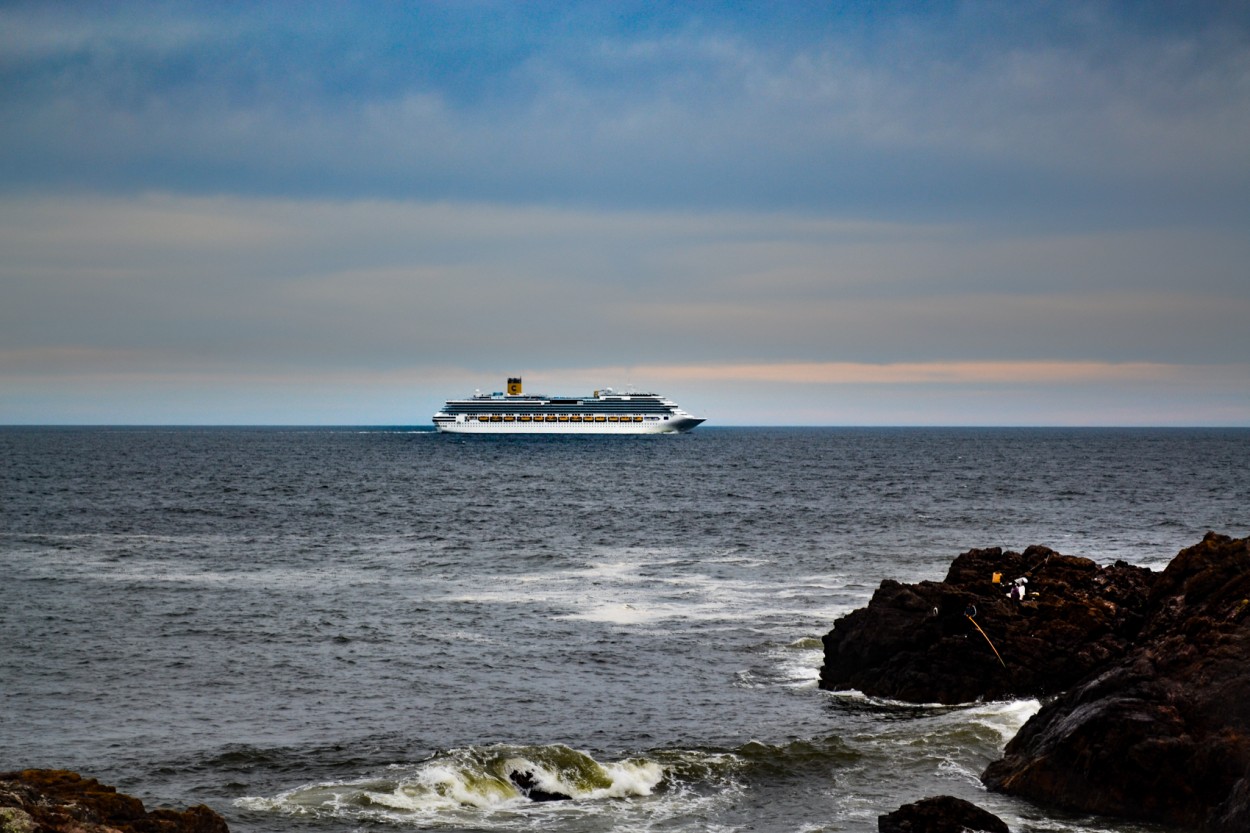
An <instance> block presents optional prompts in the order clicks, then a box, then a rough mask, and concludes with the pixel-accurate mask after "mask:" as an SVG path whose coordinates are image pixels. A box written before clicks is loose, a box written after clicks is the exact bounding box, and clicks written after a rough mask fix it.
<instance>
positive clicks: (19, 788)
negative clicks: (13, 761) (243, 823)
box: [0, 769, 229, 833]
mask: <svg viewBox="0 0 1250 833" xmlns="http://www.w3.org/2000/svg"><path fill="white" fill-rule="evenodd" d="M0 831H4V833H10V832H11V833H229V829H228V828H227V827H226V822H225V820H223V819H222V817H221V816H219V815H217V814H216V813H215V812H213V811H212V810H210V809H209V808H208V807H205V806H204V805H203V804H200V805H197V806H195V807H191V808H190V809H187V810H168V809H163V808H162V809H156V810H150V811H149V810H146V809H145V808H144V806H143V802H142V801H140V800H139V799H137V798H133V797H131V796H128V795H123V794H122V793H119V792H117V790H116V789H114V788H113V787H109V786H105V785H104V784H101V783H100V782H99V781H97V780H95V779H94V778H83V777H82V776H81V775H78V774H77V773H75V772H69V771H67V770H62V769H27V770H22V771H20V772H3V773H0Z"/></svg>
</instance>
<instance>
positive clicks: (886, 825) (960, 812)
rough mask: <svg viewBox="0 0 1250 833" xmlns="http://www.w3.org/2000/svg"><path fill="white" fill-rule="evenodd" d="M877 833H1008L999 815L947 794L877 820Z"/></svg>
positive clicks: (911, 805)
mask: <svg viewBox="0 0 1250 833" xmlns="http://www.w3.org/2000/svg"><path fill="white" fill-rule="evenodd" d="M877 830H878V831H879V833H965V831H971V833H1011V831H1010V830H1009V829H1008V827H1007V825H1006V823H1005V822H1004V821H1003V820H1002V819H1000V818H999V817H998V816H996V815H994V814H993V813H991V812H989V811H988V810H982V809H981V808H980V807H978V806H977V805H975V804H973V803H971V802H969V801H964V800H963V799H962V798H955V797H954V796H949V795H939V796H935V797H933V798H925V799H921V800H920V801H916V802H914V803H912V804H904V805H903V806H902V807H899V808H898V809H897V810H895V811H894V812H893V813H888V814H886V815H884V816H878V817H877Z"/></svg>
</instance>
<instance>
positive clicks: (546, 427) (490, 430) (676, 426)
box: [434, 417, 703, 434]
mask: <svg viewBox="0 0 1250 833" xmlns="http://www.w3.org/2000/svg"><path fill="white" fill-rule="evenodd" d="M701 422H703V420H702V419H700V418H698V417H672V418H670V419H669V420H668V421H667V422H665V421H659V422H645V421H644V422H559V421H557V422H546V421H544V422H478V421H476V420H474V421H463V422H455V421H451V422H435V423H434V425H435V427H436V428H437V429H438V430H439V431H440V432H442V433H444V434H680V433H682V432H683V431H689V430H690V429H691V428H694V427H695V426H696V425H698V424H699V423H701Z"/></svg>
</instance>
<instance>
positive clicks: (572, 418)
mask: <svg viewBox="0 0 1250 833" xmlns="http://www.w3.org/2000/svg"><path fill="white" fill-rule="evenodd" d="M465 419H467V420H468V421H470V422H642V421H643V417H640V416H622V417H615V416H592V415H590V414H585V415H578V414H571V415H570V414H561V415H560V416H556V415H555V414H548V415H547V416H545V417H543V416H524V415H522V416H513V415H512V414H508V415H506V416H500V415H499V414H477V415H476V416H468V417H465ZM646 419H652V420H658V419H659V417H653V416H651V417H646ZM665 419H668V417H665Z"/></svg>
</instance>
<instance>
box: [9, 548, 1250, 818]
mask: <svg viewBox="0 0 1250 833" xmlns="http://www.w3.org/2000/svg"><path fill="white" fill-rule="evenodd" d="M1021 580H1023V581H1021ZM1013 590H1014V592H1013ZM824 649H825V662H824V666H823V667H822V668H821V675H820V685H821V688H824V689H828V690H835V691H837V690H850V689H857V690H859V691H862V692H863V693H865V694H868V695H870V696H874V697H881V698H888V699H893V700H903V701H908V702H915V703H944V704H957V703H965V702H974V701H977V700H990V699H1005V698H1018V697H1039V698H1041V699H1043V700H1044V701H1045V705H1044V706H1043V707H1042V708H1041V709H1040V710H1039V711H1038V713H1037V714H1036V715H1034V716H1033V717H1032V718H1031V719H1030V720H1029V721H1028V722H1027V723H1026V724H1025V725H1024V727H1023V728H1022V729H1021V730H1020V732H1019V733H1018V734H1017V735H1016V737H1015V738H1014V739H1012V740H1011V742H1010V743H1008V744H1007V747H1006V749H1005V751H1004V755H1003V757H1002V758H1001V759H1000V760H998V761H995V762H993V763H991V764H990V765H989V767H988V768H987V769H986V770H985V772H984V773H983V774H982V781H983V782H984V783H985V784H986V786H987V787H988V788H990V789H991V790H997V791H1001V792H1005V793H1009V794H1012V795H1017V796H1021V797H1024V798H1028V799H1030V800H1031V801H1034V802H1037V803H1039V804H1043V805H1049V806H1053V807H1057V808H1063V809H1067V810H1075V811H1080V812H1089V813H1100V814H1105V815H1113V816H1119V817H1122V818H1128V819H1134V820H1138V821H1148V822H1157V823H1163V824H1167V825H1174V826H1177V827H1182V828H1184V829H1187V830H1195V831H1203V833H1244V831H1247V830H1250V538H1240V539H1234V538H1230V537H1228V536H1224V535H1217V534H1215V533H1208V534H1207V535H1206V537H1205V538H1204V539H1203V540H1202V541H1201V542H1200V543H1199V544H1197V545H1195V546H1193V547H1189V548H1187V549H1184V550H1182V551H1181V552H1180V553H1179V554H1177V556H1176V557H1175V558H1174V559H1173V560H1172V561H1171V563H1170V564H1169V565H1168V566H1167V568H1166V569H1164V570H1163V571H1161V572H1153V571H1151V570H1147V569H1145V568H1141V567H1134V566H1132V565H1129V564H1126V563H1124V562H1116V563H1115V564H1112V565H1110V566H1105V567H1103V566H1099V565H1098V564H1096V563H1095V562H1093V561H1091V560H1089V559H1086V558H1080V557H1075V556H1068V555H1063V554H1060V553H1058V552H1055V551H1053V550H1050V549H1047V548H1045V547H1040V546H1034V547H1029V548H1028V549H1026V550H1025V551H1024V552H1023V553H1015V552H1005V551H1003V550H1001V549H998V548H994V549H978V550H970V551H968V552H966V553H964V554H962V555H960V556H958V557H957V558H956V559H955V560H954V562H953V563H952V564H951V567H950V569H949V571H948V573H947V576H946V578H945V579H944V580H942V581H940V582H931V581H924V582H919V583H918V584H911V585H904V584H900V583H898V582H896V581H890V580H887V581H883V582H882V584H881V586H880V588H879V589H878V590H877V591H876V593H874V595H873V597H872V600H871V601H870V602H869V604H868V606H867V607H865V608H861V609H859V610H856V611H854V612H852V613H850V614H848V615H847V616H844V617H842V618H840V619H838V620H837V621H836V622H835V623H834V628H833V630H831V631H830V632H829V633H828V634H827V635H826V636H825V637H824ZM878 823H879V828H880V829H881V830H882V831H891V832H893V831H900V832H901V831H907V832H908V833H944V832H945V831H947V830H950V831H957V830H993V831H1005V830H1006V826H1005V825H1003V824H1002V822H1001V821H1000V820H998V819H996V818H995V817H993V816H991V815H989V814H988V813H984V811H982V810H980V809H979V808H976V807H975V806H973V805H969V804H968V803H967V802H963V801H961V800H959V799H954V798H951V797H948V796H941V797H933V798H927V799H924V800H922V801H918V802H916V803H915V804H912V805H905V806H904V807H902V808H900V809H899V810H898V811H896V812H894V813H890V814H888V815H884V816H881V817H880V819H879V822H878ZM0 833H228V828H227V826H226V823H225V821H224V820H223V819H222V818H221V816H219V815H218V814H217V813H215V812H214V811H213V810H211V809H209V808H208V807H206V806H204V805H197V806H195V807H191V808H189V809H186V810H173V809H167V808H159V809H155V810H151V811H149V810H147V809H145V808H144V806H143V803H142V802H141V801H139V799H137V798H133V797H131V796H127V795H123V794H121V793H118V792H117V791H116V789H114V788H113V787H109V786H105V785H103V784H101V783H100V782H98V781H96V780H95V779H92V778H84V777H82V776H80V775H78V774H77V773H73V772H69V771H65V770H39V769H28V770H22V771H17V772H4V773H0Z"/></svg>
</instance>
